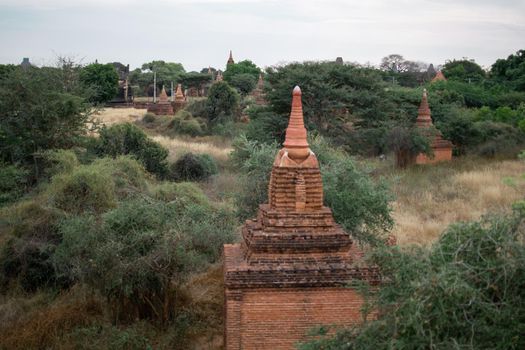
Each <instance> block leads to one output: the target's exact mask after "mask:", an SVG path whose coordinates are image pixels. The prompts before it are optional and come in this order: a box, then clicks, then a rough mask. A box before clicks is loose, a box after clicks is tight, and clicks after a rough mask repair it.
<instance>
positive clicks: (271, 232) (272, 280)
mask: <svg viewBox="0 0 525 350" xmlns="http://www.w3.org/2000/svg"><path fill="white" fill-rule="evenodd" d="M268 202H269V203H268V204H262V205H261V206H260V207H259V211H258V215H257V218H256V219H254V220H247V221H246V224H245V225H244V227H243V230H242V236H243V241H242V243H240V244H232V245H225V247H224V279H225V314H226V315H225V317H226V320H225V345H226V349H228V350H240V349H292V348H294V345H295V344H296V343H297V342H298V341H300V340H302V339H304V337H305V335H306V334H307V333H308V331H309V330H310V329H312V328H313V327H315V326H318V325H336V326H349V325H352V324H355V323H358V322H360V321H361V314H360V308H361V305H362V299H361V297H360V296H359V294H358V293H357V292H356V291H355V289H354V288H352V287H351V285H352V282H355V281H367V282H369V283H371V284H377V283H379V275H378V272H377V270H376V269H375V268H373V267H370V266H366V265H365V264H364V263H363V261H362V253H361V251H360V250H359V249H358V247H357V246H356V245H355V244H353V241H352V239H351V238H350V236H349V235H348V234H347V233H346V232H344V231H343V230H342V229H341V227H340V226H339V225H337V224H336V223H335V221H334V219H333V216H332V212H331V210H330V209H329V208H327V207H325V206H323V187H322V180H321V174H320V171H319V165H318V161H317V157H316V156H315V154H314V153H313V152H312V151H311V150H310V148H309V146H308V143H307V141H306V129H305V128H304V122H303V113H302V105H301V90H300V89H299V88H298V87H296V88H295V89H294V92H293V100H292V111H291V115H290V122H289V125H288V128H287V130H286V140H285V142H284V148H283V149H281V150H280V151H279V153H278V154H277V156H276V158H275V161H274V164H273V169H272V173H271V177H270V184H269V188H268Z"/></svg>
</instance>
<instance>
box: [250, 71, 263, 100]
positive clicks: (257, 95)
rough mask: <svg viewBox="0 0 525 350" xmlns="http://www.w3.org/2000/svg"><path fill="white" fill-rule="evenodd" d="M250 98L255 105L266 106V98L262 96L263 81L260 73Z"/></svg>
mask: <svg viewBox="0 0 525 350" xmlns="http://www.w3.org/2000/svg"><path fill="white" fill-rule="evenodd" d="M252 96H253V98H254V99H255V104H257V105H260V106H264V105H266V97H265V95H264V80H263V75H262V72H261V73H259V80H258V81H257V85H256V86H255V89H253V92H252Z"/></svg>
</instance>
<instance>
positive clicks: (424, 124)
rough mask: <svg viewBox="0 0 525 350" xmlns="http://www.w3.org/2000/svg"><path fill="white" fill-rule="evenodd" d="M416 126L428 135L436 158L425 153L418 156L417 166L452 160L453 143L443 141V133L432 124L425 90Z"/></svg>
mask: <svg viewBox="0 0 525 350" xmlns="http://www.w3.org/2000/svg"><path fill="white" fill-rule="evenodd" d="M416 126H417V127H418V128H419V129H420V130H421V132H422V133H423V134H427V135H428V136H429V137H430V138H431V140H432V141H431V143H430V147H431V148H432V152H433V153H434V157H432V158H431V157H429V156H427V155H426V154H424V153H420V154H418V155H417V157H416V164H433V163H438V162H443V161H450V160H452V142H450V141H448V140H445V139H443V136H442V135H441V132H440V131H439V130H438V129H436V127H435V126H434V124H433V123H432V117H431V116H430V107H429V106H428V98H427V90H426V89H425V90H423V97H422V99H421V104H420V106H419V109H418V114H417V119H416Z"/></svg>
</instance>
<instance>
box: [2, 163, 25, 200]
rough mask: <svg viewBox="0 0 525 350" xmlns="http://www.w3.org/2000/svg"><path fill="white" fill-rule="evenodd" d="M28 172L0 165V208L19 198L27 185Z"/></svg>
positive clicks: (11, 166) (19, 168) (15, 167)
mask: <svg viewBox="0 0 525 350" xmlns="http://www.w3.org/2000/svg"><path fill="white" fill-rule="evenodd" d="M28 175H29V171H28V170H26V169H24V168H22V167H18V166H15V165H7V164H3V163H0V206H2V205H5V204H7V203H10V202H13V201H14V200H16V199H18V198H20V196H22V194H23V193H24V192H25V190H26V188H27V185H28Z"/></svg>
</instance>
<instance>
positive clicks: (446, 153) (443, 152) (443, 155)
mask: <svg viewBox="0 0 525 350" xmlns="http://www.w3.org/2000/svg"><path fill="white" fill-rule="evenodd" d="M450 160H452V148H440V149H434V158H429V157H427V156H426V155H425V154H423V153H421V154H418V156H417V157H416V164H434V163H438V162H444V161H450Z"/></svg>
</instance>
